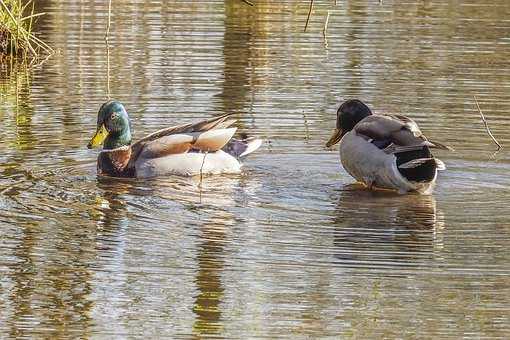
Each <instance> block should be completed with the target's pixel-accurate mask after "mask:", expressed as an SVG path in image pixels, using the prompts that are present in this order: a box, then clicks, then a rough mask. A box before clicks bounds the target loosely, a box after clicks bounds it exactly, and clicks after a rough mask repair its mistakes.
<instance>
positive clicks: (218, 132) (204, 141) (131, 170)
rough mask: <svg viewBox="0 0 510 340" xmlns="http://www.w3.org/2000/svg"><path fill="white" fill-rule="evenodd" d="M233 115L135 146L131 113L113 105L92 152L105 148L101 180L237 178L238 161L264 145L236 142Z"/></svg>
mask: <svg viewBox="0 0 510 340" xmlns="http://www.w3.org/2000/svg"><path fill="white" fill-rule="evenodd" d="M235 121H236V120H235V119H232V118H231V114H226V115H223V116H220V117H216V118H212V119H208V120H204V121H200V122H197V123H188V124H183V125H177V126H173V127H168V128H164V129H161V130H159V131H156V132H154V133H152V134H150V135H148V136H146V137H144V138H142V139H140V140H138V141H137V142H135V143H132V138H131V129H130V121H129V116H128V113H127V112H126V109H125V108H124V106H123V105H122V104H121V103H120V102H118V101H115V100H109V101H107V102H106V103H104V104H103V105H102V106H101V108H100V109H99V112H98V115H97V130H96V133H95V135H94V136H93V137H92V139H91V140H90V142H89V144H88V148H89V149H90V148H97V147H99V146H101V145H103V150H102V151H101V152H100V153H99V156H98V159H97V170H98V174H100V175H107V176H114V177H154V176H161V175H172V174H173V175H182V176H193V175H198V174H219V173H238V172H240V170H241V164H240V162H239V159H241V158H243V157H244V156H246V155H248V154H250V153H252V152H253V151H255V150H256V149H258V148H259V147H260V145H261V144H262V142H261V141H260V140H259V139H250V138H244V139H242V140H237V139H233V138H232V137H233V135H234V133H235V132H236V128H231V127H230V125H232V124H233V123H235Z"/></svg>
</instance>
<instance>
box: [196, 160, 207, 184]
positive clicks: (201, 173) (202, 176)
mask: <svg viewBox="0 0 510 340" xmlns="http://www.w3.org/2000/svg"><path fill="white" fill-rule="evenodd" d="M206 156H207V151H206V152H205V153H204V158H203V159H202V165H201V166H200V182H199V183H198V187H199V188H200V190H202V179H203V178H204V173H203V171H202V169H203V168H204V163H205V157H206Z"/></svg>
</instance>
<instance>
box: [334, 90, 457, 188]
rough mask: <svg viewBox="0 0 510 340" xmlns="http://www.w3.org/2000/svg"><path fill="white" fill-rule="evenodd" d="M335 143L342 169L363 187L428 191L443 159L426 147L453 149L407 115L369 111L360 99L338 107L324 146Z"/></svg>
mask: <svg viewBox="0 0 510 340" xmlns="http://www.w3.org/2000/svg"><path fill="white" fill-rule="evenodd" d="M338 142H340V159H341V162H342V165H343V167H344V169H345V170H346V171H347V172H348V173H349V174H350V175H351V176H352V177H354V178H355V179H356V180H357V181H359V182H361V183H363V184H365V185H366V186H367V187H368V188H372V187H377V188H384V189H392V190H396V191H398V192H400V193H405V192H409V191H415V192H418V193H422V194H430V193H431V192H432V190H433V188H434V185H435V182H436V178H437V171H438V170H444V169H445V166H444V163H443V162H441V161H440V160H439V159H437V158H435V157H434V156H433V155H432V153H431V151H430V149H431V148H436V149H443V150H452V149H451V148H450V147H448V146H445V145H443V144H441V143H438V142H435V141H431V140H429V139H427V138H426V137H425V136H424V135H423V134H422V132H421V131H420V129H419V127H418V125H417V124H416V122H414V121H413V120H412V119H410V118H408V117H406V116H402V115H395V114H373V113H372V111H371V110H370V108H369V107H368V106H367V105H366V104H365V103H363V102H362V101H360V100H357V99H351V100H347V101H345V102H344V103H343V104H342V105H340V108H339V109H338V111H337V118H336V129H335V132H334V133H333V136H331V138H330V139H329V141H328V142H327V143H326V146H327V147H330V146H333V145H334V144H336V143H338Z"/></svg>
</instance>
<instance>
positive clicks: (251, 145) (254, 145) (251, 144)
mask: <svg viewBox="0 0 510 340" xmlns="http://www.w3.org/2000/svg"><path fill="white" fill-rule="evenodd" d="M246 145H247V148H246V150H245V151H244V152H243V153H242V154H240V155H239V157H244V156H247V155H249V154H250V153H252V152H254V151H256V150H257V149H258V148H260V146H261V145H262V139H256V138H254V139H251V140H248V141H247V142H246Z"/></svg>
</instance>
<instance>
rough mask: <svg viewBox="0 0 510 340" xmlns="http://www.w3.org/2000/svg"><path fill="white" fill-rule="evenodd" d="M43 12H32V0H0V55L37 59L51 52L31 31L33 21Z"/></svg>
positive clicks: (2, 56)
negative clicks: (24, 0) (23, 0)
mask: <svg viewBox="0 0 510 340" xmlns="http://www.w3.org/2000/svg"><path fill="white" fill-rule="evenodd" d="M41 15H44V13H34V2H33V0H29V1H26V2H22V1H21V0H0V57H1V58H4V57H6V56H14V57H22V58H24V59H28V58H30V59H37V58H39V57H41V56H44V55H47V54H51V53H53V50H52V48H51V47H50V46H48V45H47V44H46V43H45V42H44V41H42V40H40V39H39V38H37V37H36V36H35V34H34V32H33V25H34V21H35V20H36V19H37V17H39V16H41Z"/></svg>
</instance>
